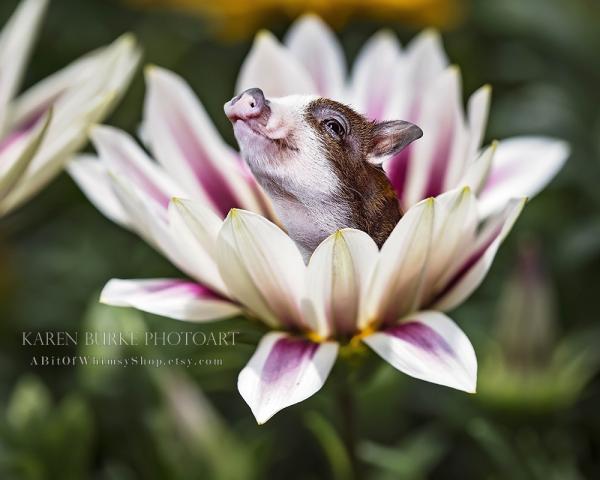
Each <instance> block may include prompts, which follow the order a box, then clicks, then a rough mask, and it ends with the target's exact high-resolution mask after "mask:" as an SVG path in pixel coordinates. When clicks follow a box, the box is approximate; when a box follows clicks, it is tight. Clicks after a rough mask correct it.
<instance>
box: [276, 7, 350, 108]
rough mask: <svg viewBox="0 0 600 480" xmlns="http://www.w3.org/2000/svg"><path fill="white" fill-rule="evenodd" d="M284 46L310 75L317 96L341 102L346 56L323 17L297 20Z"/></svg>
mask: <svg viewBox="0 0 600 480" xmlns="http://www.w3.org/2000/svg"><path fill="white" fill-rule="evenodd" d="M284 43H285V45H287V47H288V48H289V50H290V52H291V53H292V55H294V56H295V57H296V58H297V59H298V61H299V62H300V63H301V64H302V65H304V68H305V69H306V71H307V72H308V73H309V74H310V76H311V78H312V80H313V83H314V85H315V87H316V90H317V94H318V95H320V96H322V97H327V98H332V99H335V100H341V99H342V97H343V94H344V80H345V76H346V65H345V60H344V52H343V51H342V48H341V46H340V44H339V42H338V40H337V38H336V37H335V34H334V33H333V32H332V31H331V29H330V28H329V27H328V26H327V24H326V23H325V22H324V21H323V20H321V18H320V17H318V16H316V15H311V14H308V15H304V16H303V17H301V18H300V19H299V20H296V21H295V22H294V24H293V25H292V27H291V28H290V30H289V31H288V33H287V35H286V37H285V41H284Z"/></svg>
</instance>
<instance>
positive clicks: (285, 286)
mask: <svg viewBox="0 0 600 480" xmlns="http://www.w3.org/2000/svg"><path fill="white" fill-rule="evenodd" d="M217 263H218V265H219V270H220V272H221V276H222V277H223V280H224V281H225V284H226V285H227V287H228V289H229V291H230V292H231V294H232V295H233V296H234V297H235V298H236V299H237V300H239V301H240V302H242V303H243V304H244V305H246V306H247V307H248V308H249V309H250V310H252V311H253V312H254V313H256V315H258V316H259V317H260V318H261V320H263V321H264V322H266V323H267V324H268V325H270V326H278V325H285V326H288V327H292V326H295V327H306V325H305V324H304V322H303V320H302V316H301V313H300V299H301V298H302V297H303V296H304V279H305V270H306V267H305V265H304V262H303V260H302V255H301V254H300V251H299V250H298V248H297V247H296V245H295V244H294V242H293V241H292V240H291V239H290V237H288V236H287V235H286V234H285V233H284V232H283V231H282V230H281V229H280V228H279V227H277V226H276V225H274V224H273V223H271V222H269V221H268V220H267V219H265V218H264V217H261V216H260V215H257V214H255V213H251V212H246V211H244V210H237V209H233V210H231V212H229V215H227V218H226V219H225V223H224V224H223V227H222V228H221V231H220V233H219V238H218V246H217Z"/></svg>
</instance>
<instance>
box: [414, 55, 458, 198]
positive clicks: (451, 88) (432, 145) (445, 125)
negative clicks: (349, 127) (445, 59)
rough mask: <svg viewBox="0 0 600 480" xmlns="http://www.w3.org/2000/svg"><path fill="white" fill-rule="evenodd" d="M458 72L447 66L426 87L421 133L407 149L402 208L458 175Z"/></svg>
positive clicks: (438, 190)
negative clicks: (406, 175) (406, 171)
mask: <svg viewBox="0 0 600 480" xmlns="http://www.w3.org/2000/svg"><path fill="white" fill-rule="evenodd" d="M461 103H462V100H461V88H460V73H459V71H458V70H457V69H456V68H454V67H450V68H448V69H447V70H446V71H445V72H444V73H443V74H442V75H440V76H439V77H438V78H437V79H436V81H435V82H434V83H433V84H432V85H431V86H430V87H429V88H428V90H427V91H426V94H425V98H424V100H423V104H422V106H421V110H420V112H419V114H418V116H417V119H416V123H417V125H419V126H420V127H421V128H422V130H423V132H424V134H423V138H422V139H420V140H419V141H417V142H415V143H414V144H413V145H412V148H411V150H410V154H411V156H410V161H409V164H408V180H407V184H406V192H405V198H404V199H403V206H404V208H406V207H408V206H410V205H413V204H415V203H416V202H418V201H419V200H421V199H423V198H425V197H428V196H436V195H439V194H440V193H442V192H443V191H445V190H446V187H447V185H449V183H451V182H452V178H456V181H457V180H458V179H459V178H460V176H462V173H461V172H462V171H463V169H464V168H465V153H466V146H467V135H466V127H465V125H464V118H463V110H462V104H461Z"/></svg>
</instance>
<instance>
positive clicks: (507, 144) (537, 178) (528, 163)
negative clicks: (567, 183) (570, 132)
mask: <svg viewBox="0 0 600 480" xmlns="http://www.w3.org/2000/svg"><path fill="white" fill-rule="evenodd" d="M569 154H570V149H569V145H568V144H567V143H566V142H563V141H561V140H556V139H553V138H548V137H514V138H509V139H507V140H502V141H501V142H500V143H499V145H498V148H497V149H496V153H495V154H494V161H493V163H492V168H491V171H490V174H489V176H488V178H487V181H486V183H485V185H484V187H483V189H482V191H481V193H480V195H479V201H480V205H479V208H480V213H481V215H482V216H487V215H489V214H491V213H494V212H497V211H498V210H500V209H501V208H503V207H504V205H506V202H507V201H508V200H509V199H511V198H515V197H522V196H527V197H532V196H533V195H536V194H537V193H538V192H539V191H540V190H542V189H543V188H544V187H545V186H546V185H547V184H548V182H550V180H552V179H553V178H554V176H555V175H556V174H557V173H558V171H559V170H560V169H561V168H562V166H563V165H564V163H565V161H566V160H567V158H568V157H569Z"/></svg>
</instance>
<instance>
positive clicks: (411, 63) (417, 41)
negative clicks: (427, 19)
mask: <svg viewBox="0 0 600 480" xmlns="http://www.w3.org/2000/svg"><path fill="white" fill-rule="evenodd" d="M404 57H405V68H406V70H407V72H408V74H409V75H410V78H411V81H412V86H413V88H411V90H418V89H421V92H423V89H424V87H427V86H428V85H430V84H431V83H432V82H433V81H434V80H435V79H436V78H437V77H438V76H439V75H440V74H441V73H442V72H443V71H444V70H445V69H446V67H447V66H448V58H447V57H446V52H445V51H444V46H443V45H442V39H441V37H440V34H439V33H438V32H437V31H436V30H432V29H426V30H423V31H422V32H421V33H420V34H419V35H417V36H416V37H415V38H414V39H413V40H412V41H411V42H410V43H409V44H408V45H407V46H406V51H405V53H404Z"/></svg>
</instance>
